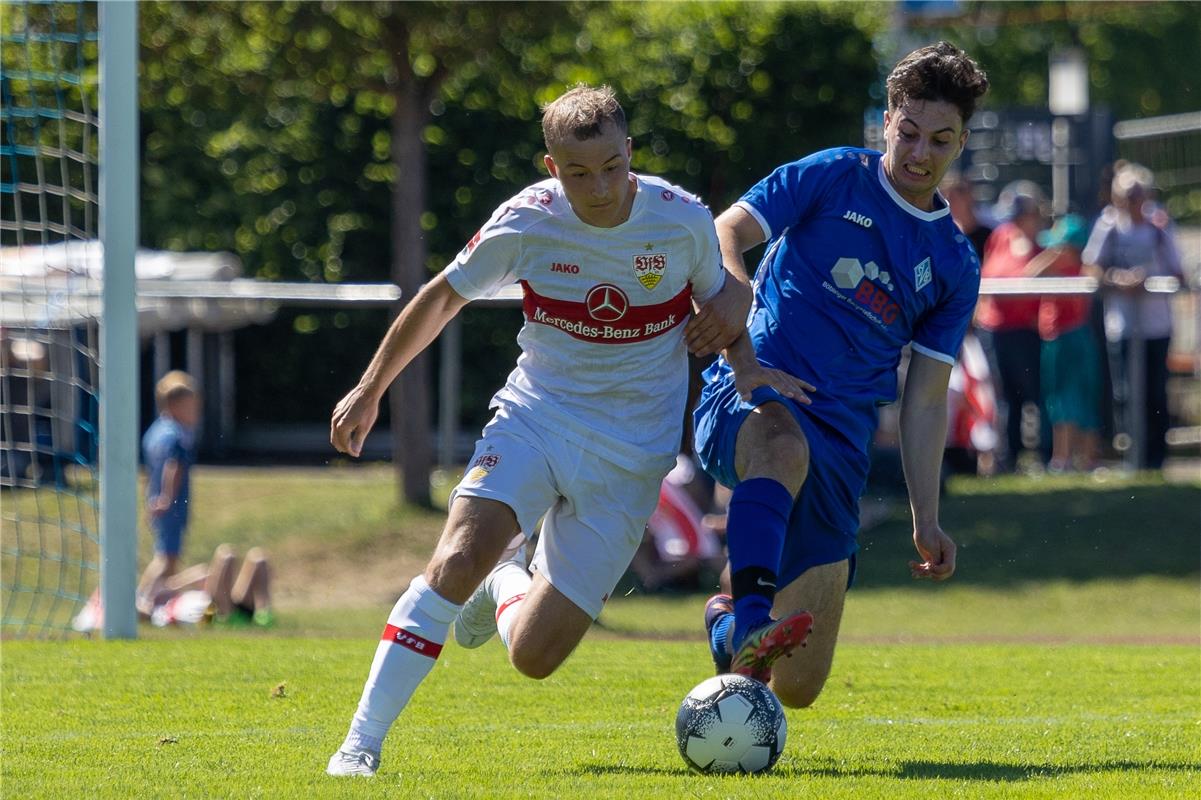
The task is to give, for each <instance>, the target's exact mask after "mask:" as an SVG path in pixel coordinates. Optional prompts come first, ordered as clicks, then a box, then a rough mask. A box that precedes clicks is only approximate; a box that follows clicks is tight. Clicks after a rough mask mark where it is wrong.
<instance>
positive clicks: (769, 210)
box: [735, 152, 830, 241]
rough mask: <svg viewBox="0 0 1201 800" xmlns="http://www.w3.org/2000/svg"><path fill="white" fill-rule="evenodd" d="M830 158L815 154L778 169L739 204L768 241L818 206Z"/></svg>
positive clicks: (748, 191) (751, 189) (826, 179)
mask: <svg viewBox="0 0 1201 800" xmlns="http://www.w3.org/2000/svg"><path fill="white" fill-rule="evenodd" d="M827 155H828V154H827V153H826V152H820V153H814V154H813V155H810V156H806V157H805V158H802V159H801V160H799V161H793V162H792V163H790V164H784V165H782V166H779V167H776V169H775V170H773V171H772V173H771V174H770V175H768V176H767V177H766V178H764V179H763V180H761V181H759V182H758V183H757V184H755V185H754V186H752V187H751V188H750V189H749V190H747V192H746V194H744V195H743V196H742V198H741V199H740V200H738V202H737V203H735V205H737V206H738V207H740V208H742V209H743V210H744V211H746V212H747V213H749V214H750V215H751V216H752V217H754V218H755V219H756V220H757V221H758V222H759V226H760V227H761V228H763V238H764V239H766V240H767V241H771V240H772V239H774V238H776V237H777V236H779V235H780V234H781V233H783V232H784V229H785V228H787V227H789V226H791V225H795V224H796V223H797V221H798V220H801V219H803V218H804V217H806V216H808V215H809V214H810V213H811V212H812V211H813V209H815V208H816V207H817V206H818V204H819V201H820V198H821V195H822V192H823V191H824V189H825V187H826V183H827V181H828V180H829V172H830V170H829V163H828V162H829V159H828V158H827Z"/></svg>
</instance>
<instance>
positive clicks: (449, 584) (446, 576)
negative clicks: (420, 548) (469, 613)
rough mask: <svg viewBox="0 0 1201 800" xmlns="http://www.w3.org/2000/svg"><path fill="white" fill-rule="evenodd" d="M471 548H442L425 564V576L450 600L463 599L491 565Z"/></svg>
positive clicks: (490, 562) (438, 591) (469, 593)
mask: <svg viewBox="0 0 1201 800" xmlns="http://www.w3.org/2000/svg"><path fill="white" fill-rule="evenodd" d="M494 561H495V559H493V560H487V559H485V558H483V557H481V556H480V554H478V553H476V552H475V550H474V549H473V548H456V549H453V550H443V551H439V552H437V553H435V554H434V557H433V558H432V559H430V563H429V564H428V565H427V566H426V568H425V579H426V581H427V582H428V583H429V585H430V586H431V587H432V588H433V589H434V591H436V592H437V593H438V594H440V595H442V596H443V597H445V598H446V599H447V600H450V601H451V602H453V603H464V602H466V601H467V598H468V597H470V596H471V593H472V592H474V591H475V587H477V586H479V584H480V581H482V580H483V579H484V576H486V575H487V574H488V571H489V570H490V569H492V566H493V563H494Z"/></svg>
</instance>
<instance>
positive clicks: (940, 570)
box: [900, 352, 955, 581]
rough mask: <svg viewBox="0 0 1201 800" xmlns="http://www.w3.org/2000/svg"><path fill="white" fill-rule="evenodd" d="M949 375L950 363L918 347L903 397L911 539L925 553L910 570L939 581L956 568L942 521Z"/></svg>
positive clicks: (952, 547)
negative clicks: (940, 504)
mask: <svg viewBox="0 0 1201 800" xmlns="http://www.w3.org/2000/svg"><path fill="white" fill-rule="evenodd" d="M950 378H951V365H950V364H947V363H944V362H942V361H939V360H937V359H934V358H930V357H929V356H924V355H922V354H921V353H916V352H915V353H914V354H913V357H912V358H911V359H910V360H909V372H908V374H907V376H906V378H905V396H904V397H903V398H902V400H901V424H900V433H901V463H902V465H903V467H904V469H905V482H906V483H907V484H908V486H909V505H910V508H911V509H912V511H913V544H914V546H915V547H916V548H917V552H918V555H919V556H920V557H921V559H922V560H921V561H910V562H909V571H910V574H912V575H913V577H915V578H928V579H930V580H936V581H942V580H946V579H947V578H949V577H951V574H952V573H954V572H955V542H953V541H952V540H951V537H950V536H947V534H946V533H945V532H944V531H943V529H942V526H941V525H940V524H939V522H938V493H939V477H940V473H941V470H942V454H943V449H944V447H945V444H946V440H947V383H948V381H949V380H950Z"/></svg>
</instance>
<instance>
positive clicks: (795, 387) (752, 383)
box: [723, 330, 815, 405]
mask: <svg viewBox="0 0 1201 800" xmlns="http://www.w3.org/2000/svg"><path fill="white" fill-rule="evenodd" d="M723 355H725V357H726V361H728V362H729V363H730V368H731V369H732V370H734V388H735V389H736V390H737V391H738V396H739V397H741V398H742V399H743V400H750V399H751V393H752V392H754V391H755V390H756V389H758V388H759V387H760V386H770V387H772V388H773V389H775V390H776V391H777V392H779V393H780V394H782V395H784V396H785V397H788V398H791V399H793V400H796V401H797V402H798V403H804V404H805V405H809V404H810V403H812V402H813V401H812V400H810V399H809V394H808V393H809V392H812V391H815V389H814V387H813V385H812V384H810V383H809V382H807V381H803V380H801V379H800V378H798V377H796V376H795V375H791V374H789V373H787V372H784V371H783V370H779V369H771V368H769V367H765V366H763V365H762V364H760V363H759V359H758V357H757V356H756V355H755V346H754V344H752V342H751V336H750V334H748V333H747V332H746V331H745V330H743V332H742V335H741V336H739V337H738V339H736V340H735V341H734V344H732V345H730V346H729V347H727V348H726V349H725V350H724V351H723Z"/></svg>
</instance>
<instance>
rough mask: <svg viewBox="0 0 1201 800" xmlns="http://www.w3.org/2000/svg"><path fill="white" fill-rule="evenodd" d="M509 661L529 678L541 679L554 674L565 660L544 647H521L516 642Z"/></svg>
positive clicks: (510, 652)
mask: <svg viewBox="0 0 1201 800" xmlns="http://www.w3.org/2000/svg"><path fill="white" fill-rule="evenodd" d="M509 663H511V664H512V665H513V667H514V668H515V669H516V670H517V671H518V672H520V673H521V674H522V675H524V676H526V677H527V678H533V679H534V680H536V681H540V680H542V679H544V678H549V677H550V676H551V675H552V674H554V671H555V670H556V669H558V668H559V665H560V664H561V663H563V661H562V659H560V658H558V657H557V656H555V655H554V654H553V653H549V652H547V650H546V649H544V648H534V647H521V646H520V645H519V644H518V643H516V642H514V646H513V648H512V649H511V650H510V651H509Z"/></svg>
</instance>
